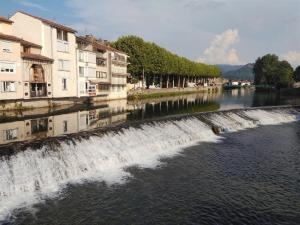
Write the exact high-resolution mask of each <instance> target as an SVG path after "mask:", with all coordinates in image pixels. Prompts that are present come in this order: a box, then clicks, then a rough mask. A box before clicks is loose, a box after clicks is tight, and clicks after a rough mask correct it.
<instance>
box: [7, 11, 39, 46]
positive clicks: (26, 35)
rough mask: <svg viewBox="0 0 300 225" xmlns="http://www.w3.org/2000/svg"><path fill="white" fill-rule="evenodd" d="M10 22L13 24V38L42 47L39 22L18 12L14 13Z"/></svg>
mask: <svg viewBox="0 0 300 225" xmlns="http://www.w3.org/2000/svg"><path fill="white" fill-rule="evenodd" d="M10 20H12V21H13V22H14V23H13V24H12V27H13V33H14V35H15V36H17V37H20V38H23V39H24V40H26V41H30V42H32V43H35V44H38V45H41V46H42V45H43V40H42V22H41V21H40V20H37V19H35V18H33V17H31V16H27V15H24V14H22V13H20V12H17V13H15V14H14V15H13V16H12V17H11V18H10Z"/></svg>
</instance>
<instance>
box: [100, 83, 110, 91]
mask: <svg viewBox="0 0 300 225" xmlns="http://www.w3.org/2000/svg"><path fill="white" fill-rule="evenodd" d="M98 91H109V85H103V84H99V85H98Z"/></svg>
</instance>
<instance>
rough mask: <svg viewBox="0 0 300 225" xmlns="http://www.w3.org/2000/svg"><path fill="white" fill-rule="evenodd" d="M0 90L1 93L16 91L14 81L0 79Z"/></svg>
mask: <svg viewBox="0 0 300 225" xmlns="http://www.w3.org/2000/svg"><path fill="white" fill-rule="evenodd" d="M0 92H2V93H10V92H16V82H15V81H1V82H0Z"/></svg>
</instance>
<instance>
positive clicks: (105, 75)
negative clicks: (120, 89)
mask: <svg viewBox="0 0 300 225" xmlns="http://www.w3.org/2000/svg"><path fill="white" fill-rule="evenodd" d="M96 77H97V78H104V79H106V78H107V73H106V72H101V71H97V72H96Z"/></svg>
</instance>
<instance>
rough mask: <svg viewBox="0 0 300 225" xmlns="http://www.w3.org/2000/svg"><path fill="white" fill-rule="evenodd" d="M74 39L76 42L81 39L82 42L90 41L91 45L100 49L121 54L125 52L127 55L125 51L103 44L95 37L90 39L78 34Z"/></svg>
mask: <svg viewBox="0 0 300 225" xmlns="http://www.w3.org/2000/svg"><path fill="white" fill-rule="evenodd" d="M76 41H77V42H78V41H82V42H86V43H90V44H91V45H93V47H94V48H96V49H99V50H100V51H111V52H119V53H121V54H126V55H127V53H126V52H122V51H120V50H118V49H115V48H113V47H111V46H108V45H105V44H103V43H101V42H100V41H98V40H96V39H95V40H94V41H91V40H89V39H88V38H87V37H82V36H78V37H76Z"/></svg>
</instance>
